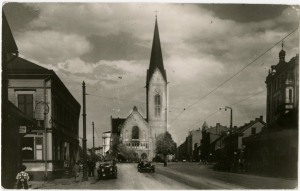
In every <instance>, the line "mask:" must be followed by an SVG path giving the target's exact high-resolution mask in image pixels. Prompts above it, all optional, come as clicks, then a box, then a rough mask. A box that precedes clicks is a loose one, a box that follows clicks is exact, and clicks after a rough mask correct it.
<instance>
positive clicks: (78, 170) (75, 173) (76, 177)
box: [73, 162, 80, 182]
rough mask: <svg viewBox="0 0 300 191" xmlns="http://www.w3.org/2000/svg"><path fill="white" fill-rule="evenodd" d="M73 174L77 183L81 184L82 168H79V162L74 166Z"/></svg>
mask: <svg viewBox="0 0 300 191" xmlns="http://www.w3.org/2000/svg"><path fill="white" fill-rule="evenodd" d="M73 173H74V176H75V182H79V173H80V168H79V165H78V162H76V163H75V164H74V166H73Z"/></svg>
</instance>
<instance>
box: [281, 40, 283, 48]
mask: <svg viewBox="0 0 300 191" xmlns="http://www.w3.org/2000/svg"><path fill="white" fill-rule="evenodd" d="M281 49H282V50H283V41H282V44H281Z"/></svg>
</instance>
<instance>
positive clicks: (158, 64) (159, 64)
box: [147, 16, 167, 83]
mask: <svg viewBox="0 0 300 191" xmlns="http://www.w3.org/2000/svg"><path fill="white" fill-rule="evenodd" d="M155 17H156V18H155V28H154V35H153V42H152V51H151V57H150V65H149V70H148V75H147V76H148V77H147V83H148V82H149V81H150V79H151V76H152V75H153V73H154V71H155V69H156V68H158V69H159V71H160V72H161V74H162V76H163V78H164V80H165V81H167V77H166V71H165V69H164V63H163V57H162V52H161V46H160V39H159V32H158V25H157V16H155Z"/></svg>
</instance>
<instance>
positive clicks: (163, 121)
mask: <svg viewBox="0 0 300 191" xmlns="http://www.w3.org/2000/svg"><path fill="white" fill-rule="evenodd" d="M146 91H147V92H146V95H147V120H148V124H149V126H150V132H151V135H152V138H153V144H155V137H156V136H158V135H159V134H161V133H165V132H166V131H167V116H168V102H167V100H168V99H167V97H168V92H167V75H166V70H165V69H164V63H163V57H162V51H161V46H160V39H159V32H158V25H157V18H156V19H155V28H154V36H153V43H152V51H151V58H150V65H149V69H148V70H147V80H146Z"/></svg>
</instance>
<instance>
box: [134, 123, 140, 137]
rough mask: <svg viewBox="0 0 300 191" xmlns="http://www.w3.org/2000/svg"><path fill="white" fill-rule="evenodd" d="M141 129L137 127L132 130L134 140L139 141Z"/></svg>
mask: <svg viewBox="0 0 300 191" xmlns="http://www.w3.org/2000/svg"><path fill="white" fill-rule="evenodd" d="M139 134H140V132H139V128H138V127H137V126H134V127H133V128H132V139H139Z"/></svg>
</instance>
